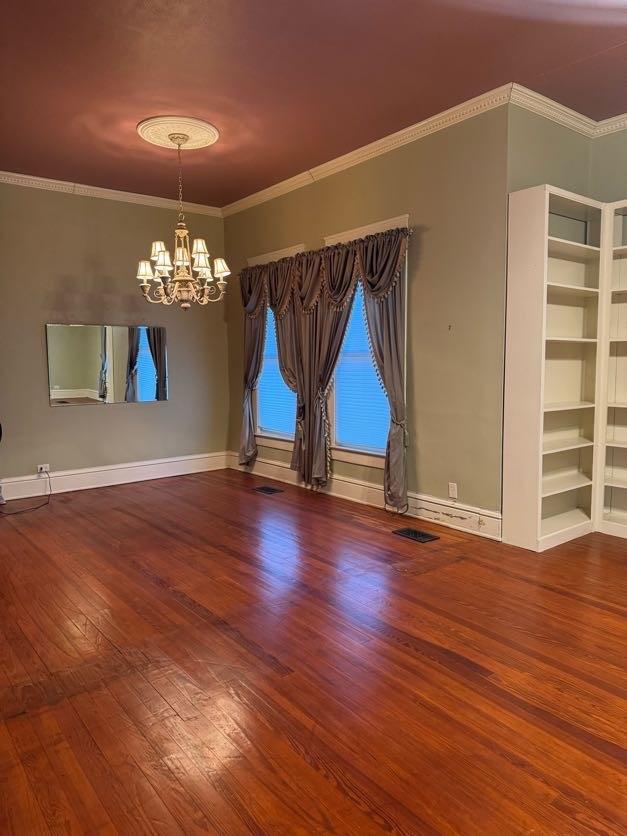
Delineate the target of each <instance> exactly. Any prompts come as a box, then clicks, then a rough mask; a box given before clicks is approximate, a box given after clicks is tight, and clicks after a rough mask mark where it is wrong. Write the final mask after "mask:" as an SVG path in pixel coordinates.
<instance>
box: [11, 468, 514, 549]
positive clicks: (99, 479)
mask: <svg viewBox="0 0 627 836" xmlns="http://www.w3.org/2000/svg"><path fill="white" fill-rule="evenodd" d="M227 467H228V468H233V469H235V470H243V471H250V472H253V473H255V474H257V475H259V476H267V477H268V478H269V479H276V480H277V481H280V482H288V483H289V484H292V485H298V484H300V483H299V480H298V477H297V475H296V473H295V471H293V470H291V469H290V467H289V465H288V464H286V463H285V462H277V461H272V460H271V459H263V458H258V459H257V460H256V462H255V464H254V466H253V467H252V468H246V467H242V466H240V465H239V464H238V463H237V454H236V453H233V452H223V453H201V454H193V455H189V456H172V457H170V458H166V459H151V460H148V461H138V462H124V463H122V464H110V465H101V466H98V467H84V468H78V469H76V470H57V471H53V472H52V473H51V474H50V487H51V488H52V493H65V492H67V491H81V490H88V489H90V488H103V487H107V486H110V485H122V484H125V483H128V482H143V481H145V480H147V479H162V478H164V477H167V476H183V475H185V474H186V473H202V472H204V471H209V470H223V469H224V468H227ZM0 486H1V487H2V493H3V495H4V498H5V499H6V500H7V501H10V500H12V499H25V498H27V497H34V496H45V495H46V494H47V493H48V489H49V485H48V478H47V477H46V476H41V475H38V474H36V473H33V474H30V475H27V476H17V477H13V478H9V479H2V480H0ZM324 492H325V493H328V494H330V495H331V496H338V497H341V498H342V499H350V500H351V501H352V502H360V503H362V504H363V505H373V506H375V507H379V508H382V507H383V505H384V502H383V488H382V487H381V485H375V484H373V483H372V482H365V481H362V480H359V479H353V478H351V477H349V476H339V475H334V476H332V478H331V479H330V480H329V483H328V485H327V486H326V488H324ZM408 516H410V517H417V518H418V519H424V520H430V521H431V522H435V523H438V524H439V525H445V526H447V527H448V528H455V529H457V530H459V531H469V532H471V533H473V534H477V535H479V536H481V537H488V538H490V539H492V540H500V539H501V516H500V514H498V513H497V512H496V511H485V510H484V509H482V508H473V507H471V506H468V505H461V504H458V503H452V502H447V501H446V500H443V499H440V498H438V497H433V496H426V495H423V494H417V493H410V494H409V511H408Z"/></svg>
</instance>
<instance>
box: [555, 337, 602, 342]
mask: <svg viewBox="0 0 627 836" xmlns="http://www.w3.org/2000/svg"><path fill="white" fill-rule="evenodd" d="M546 341H547V343H595V342H596V339H595V338H592V337H550V336H547V337H546Z"/></svg>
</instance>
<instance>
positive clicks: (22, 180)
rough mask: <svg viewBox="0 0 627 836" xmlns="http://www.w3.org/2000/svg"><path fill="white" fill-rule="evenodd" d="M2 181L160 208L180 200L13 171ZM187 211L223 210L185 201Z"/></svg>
mask: <svg viewBox="0 0 627 836" xmlns="http://www.w3.org/2000/svg"><path fill="white" fill-rule="evenodd" d="M0 183H8V184H9V185H11V186H26V187H27V188H30V189H44V190H45V191H50V192H61V193H62V194H75V195H83V196H85V197H99V198H102V199H104V200H117V201H119V202H120V203H136V204H139V205H141V206H154V207H156V208H158V209H178V202H177V201H176V200H170V199H169V198H167V197H155V196H154V195H148V194H135V193H133V192H121V191H117V190H116V189H102V188H100V187H99V186H85V185H83V184H81V183H69V182H67V181H66V180H49V179H48V178H47V177H33V176H31V175H30V174H16V173H14V172H12V171H0ZM184 208H185V209H186V211H188V212H191V213H193V214H196V215H209V216H210V217H213V218H221V217H222V210H221V209H219V208H218V207H217V206H204V205H203V204H202V203H185V204H184Z"/></svg>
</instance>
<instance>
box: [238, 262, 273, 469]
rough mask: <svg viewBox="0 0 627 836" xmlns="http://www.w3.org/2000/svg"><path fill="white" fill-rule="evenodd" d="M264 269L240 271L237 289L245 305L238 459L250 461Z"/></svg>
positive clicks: (263, 305) (262, 334)
mask: <svg viewBox="0 0 627 836" xmlns="http://www.w3.org/2000/svg"><path fill="white" fill-rule="evenodd" d="M266 284H267V271H265V270H264V271H262V270H255V271H249V272H248V273H247V274H244V273H243V274H242V276H241V277H240V289H241V293H242V304H243V305H244V313H245V319H244V416H243V420H242V434H241V437H240V447H239V463H240V464H252V463H253V462H254V461H255V459H256V458H257V442H256V440H255V410H254V402H253V392H254V391H255V388H256V386H257V383H258V381H259V375H260V374H261V363H262V361H263V346H264V341H265V337H266V296H267V294H266Z"/></svg>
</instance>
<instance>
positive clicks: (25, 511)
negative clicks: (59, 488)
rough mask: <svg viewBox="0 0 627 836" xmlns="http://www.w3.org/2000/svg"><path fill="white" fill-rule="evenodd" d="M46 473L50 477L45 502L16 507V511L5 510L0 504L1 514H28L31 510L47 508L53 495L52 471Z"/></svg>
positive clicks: (9, 515)
mask: <svg viewBox="0 0 627 836" xmlns="http://www.w3.org/2000/svg"><path fill="white" fill-rule="evenodd" d="M44 473H45V474H46V476H47V477H48V493H47V495H46V499H45V501H44V502H40V503H39V505H32V506H31V507H30V508H16V509H15V510H14V511H5V510H4V507H3V506H0V516H2V517H13V516H15V515H16V514H28V513H29V512H30V511H39V509H40V508H46V507H47V506H48V505H50V498H51V497H52V479H51V478H50V471H49V470H45V471H44Z"/></svg>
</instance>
